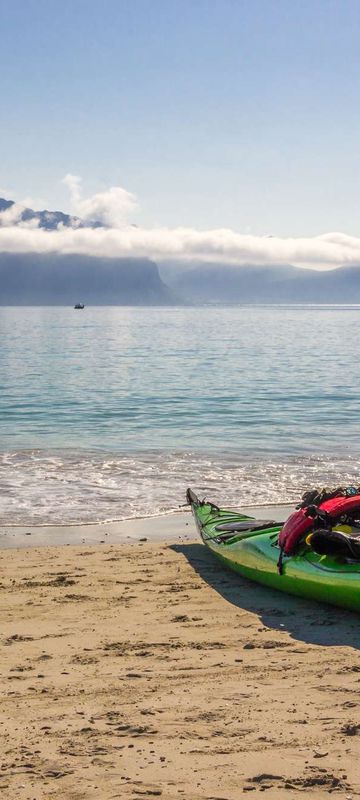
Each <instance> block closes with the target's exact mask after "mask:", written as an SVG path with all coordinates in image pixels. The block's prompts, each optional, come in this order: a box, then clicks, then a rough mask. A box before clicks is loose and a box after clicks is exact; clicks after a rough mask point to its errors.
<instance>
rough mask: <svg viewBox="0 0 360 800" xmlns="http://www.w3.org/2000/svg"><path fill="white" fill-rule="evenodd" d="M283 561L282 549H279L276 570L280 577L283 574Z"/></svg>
mask: <svg viewBox="0 0 360 800" xmlns="http://www.w3.org/2000/svg"><path fill="white" fill-rule="evenodd" d="M283 560H284V548H283V547H280V555H279V559H278V562H277V568H278V573H279V575H282V574H283V572H284V565H283Z"/></svg>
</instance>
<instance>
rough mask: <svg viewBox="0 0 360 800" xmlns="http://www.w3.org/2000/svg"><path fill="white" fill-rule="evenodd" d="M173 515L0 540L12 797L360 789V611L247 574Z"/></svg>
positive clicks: (6, 758)
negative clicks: (122, 527)
mask: <svg viewBox="0 0 360 800" xmlns="http://www.w3.org/2000/svg"><path fill="white" fill-rule="evenodd" d="M163 519H164V518H163ZM186 523H188V524H186ZM164 524H165V523H164ZM166 524H167V530H168V534H169V541H162V542H159V541H150V539H149V536H147V535H146V533H148V534H149V528H148V526H147V525H145V524H143V525H141V526H140V528H141V531H142V533H143V534H144V533H145V535H143V536H139V535H138V534H139V533H140V528H139V530H138V531H137V533H136V537H138V538H136V537H135V538H132V540H131V542H132V543H130V544H119V543H116V544H115V543H108V542H107V538H108V537H103V543H102V544H99V545H92V544H91V545H89V544H88V543H86V544H77V545H68V546H66V545H63V546H61V547H57V546H52V547H39V546H37V544H36V542H35V543H34V539H33V535H34V537H35V536H36V532H34V529H31V528H29V531H31V532H32V536H31V537H29V539H30V538H31V540H32V545H33V546H31V547H23V546H22V547H18V548H16V549H11V550H10V549H7V548H8V546H7V548H5V549H2V551H1V552H0V561H1V595H0V597H1V620H2V625H1V640H0V647H1V656H2V657H1V670H0V671H1V715H0V723H1V726H0V729H1V740H2V745H3V746H2V758H1V770H0V797H3V798H7V799H8V800H45V799H46V800H48V798H55V799H56V800H60V799H61V800H85V798H86V800H93V798H94V799H95V798H96V799H97V800H111V799H112V798H125V799H126V798H132V800H138V799H139V800H140V798H153V797H160V798H161V800H175V798H181V797H184V798H187V800H200V798H201V799H203V798H204V799H205V798H206V800H239V798H240V797H243V796H247V794H249V796H250V797H257V796H260V794H261V795H263V794H264V793H265V796H266V797H267V798H269V800H270V799H271V800H272V798H274V800H275V798H280V800H283V798H289V797H298V796H300V793H302V794H304V792H305V793H307V796H308V797H309V798H320V797H328V796H329V793H334V795H335V796H336V797H339V798H347V799H348V800H350V798H355V797H358V796H360V767H359V755H360V714H359V707H360V706H359V703H360V653H359V647H360V621H359V617H358V615H355V614H351V613H350V612H345V611H341V610H337V609H334V608H331V607H327V606H323V605H320V604H315V603H310V602H306V601H301V600H298V599H296V598H291V597H288V596H286V595H281V594H280V593H277V592H274V591H271V590H268V589H265V588H262V587H260V586H257V585H256V584H253V583H250V582H249V581H246V580H244V579H242V578H240V577H239V576H238V575H234V574H232V573H230V572H227V571H225V570H224V569H223V568H221V566H220V565H218V564H217V563H216V561H215V560H214V559H213V558H212V557H211V554H210V553H208V552H207V551H206V549H205V548H204V547H203V545H202V544H201V543H200V542H199V541H198V540H197V539H196V536H195V532H194V528H193V523H192V520H191V517H189V516H187V515H179V516H178V517H177V522H176V523H175V527H176V526H177V529H176V532H175V531H174V527H173V525H172V521H169V520H167V523H166ZM126 525H127V527H128V530H129V528H131V530H132V532H133V530H134V529H133V528H132V526H129V524H128V523H126ZM170 534H171V535H170ZM127 535H131V536H133V533H131V534H130V533H129V534H127ZM24 536H25V533H24ZM140 539H147V541H140ZM52 541H54V540H52Z"/></svg>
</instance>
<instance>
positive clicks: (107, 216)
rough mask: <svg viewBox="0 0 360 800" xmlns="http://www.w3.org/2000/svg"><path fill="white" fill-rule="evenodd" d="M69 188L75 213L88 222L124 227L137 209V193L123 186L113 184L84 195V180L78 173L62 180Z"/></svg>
mask: <svg viewBox="0 0 360 800" xmlns="http://www.w3.org/2000/svg"><path fill="white" fill-rule="evenodd" d="M62 182H63V183H64V184H65V185H66V186H67V187H68V189H69V192H70V198H71V203H72V207H73V210H74V213H75V214H77V215H78V216H79V217H81V218H82V219H84V220H85V221H87V222H94V221H96V222H101V223H102V224H103V225H106V226H108V227H109V228H122V227H123V226H124V225H126V223H127V220H128V218H129V216H130V214H133V213H134V211H136V209H137V207H138V206H137V200H136V197H135V195H133V194H131V192H128V191H127V190H126V189H123V188H122V187H121V186H111V187H110V189H106V190H105V191H104V192H98V193H97V194H93V195H91V196H90V197H85V198H84V197H83V196H82V180H81V178H80V177H79V176H78V175H71V174H70V173H69V174H68V175H65V178H63V181H62Z"/></svg>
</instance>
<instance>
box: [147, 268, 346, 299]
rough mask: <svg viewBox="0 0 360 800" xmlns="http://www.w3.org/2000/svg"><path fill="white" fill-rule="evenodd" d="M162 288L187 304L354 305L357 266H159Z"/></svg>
mask: <svg viewBox="0 0 360 800" xmlns="http://www.w3.org/2000/svg"><path fill="white" fill-rule="evenodd" d="M160 274H161V277H162V278H163V280H165V281H166V283H167V285H168V286H169V287H170V288H171V289H173V291H175V292H176V293H177V294H178V295H180V296H181V297H182V298H183V299H184V300H185V301H188V302H192V303H360V266H354V267H340V268H338V269H334V270H324V271H318V270H313V269H300V268H298V267H293V266H291V265H285V266H283V265H280V266H267V265H266V266H265V265H246V266H241V267H240V266H229V265H227V264H219V263H218V264H204V263H201V264H200V263H195V264H192V265H188V266H187V268H186V269H185V270H184V269H182V270H181V269H179V265H177V264H175V263H171V262H170V263H169V264H162V265H161V266H160Z"/></svg>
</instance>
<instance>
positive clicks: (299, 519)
mask: <svg viewBox="0 0 360 800" xmlns="http://www.w3.org/2000/svg"><path fill="white" fill-rule="evenodd" d="M357 492H358V493H357V494H355V495H352V496H351V497H346V496H344V495H342V496H337V497H332V498H331V499H330V500H325V501H324V502H322V503H320V505H319V506H317V510H318V511H319V512H320V513H321V512H325V514H327V515H328V516H329V517H330V519H331V521H332V522H333V521H335V520H336V519H337V518H338V517H341V516H342V515H343V514H349V513H350V512H352V511H355V509H356V508H358V509H359V511H360V491H359V490H357ZM310 506H311V504H309V506H306V507H305V508H300V509H299V510H298V511H294V512H293V513H292V514H290V517H288V519H287V520H286V522H285V525H283V527H282V529H281V531H280V534H279V542H278V543H279V545H280V548H281V551H282V552H283V553H284V555H286V556H289V555H292V553H294V550H295V549H296V545H297V544H298V542H299V540H300V539H301V538H302V536H303V535H304V534H305V533H307V531H309V530H311V528H312V527H313V526H314V519H313V517H312V515H311V513H310V514H309V507H310ZM313 508H314V506H313Z"/></svg>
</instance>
